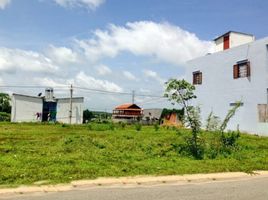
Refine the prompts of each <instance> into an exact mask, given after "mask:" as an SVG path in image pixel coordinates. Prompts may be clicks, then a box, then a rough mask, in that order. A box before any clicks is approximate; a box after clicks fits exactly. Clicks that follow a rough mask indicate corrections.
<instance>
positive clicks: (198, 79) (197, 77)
mask: <svg viewBox="0 0 268 200" xmlns="http://www.w3.org/2000/svg"><path fill="white" fill-rule="evenodd" d="M201 84H202V72H200V71H196V72H193V85H201Z"/></svg>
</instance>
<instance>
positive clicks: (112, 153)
mask: <svg viewBox="0 0 268 200" xmlns="http://www.w3.org/2000/svg"><path fill="white" fill-rule="evenodd" d="M188 134H190V133H189V132H188V131H187V130H179V131H178V130H175V129H174V130H173V129H169V130H167V129H165V128H160V129H159V130H158V131H155V129H154V127H153V126H151V127H150V126H144V127H142V129H141V131H136V129H135V127H134V126H126V127H125V128H123V127H119V126H115V127H114V126H111V125H109V124H105V125H103V124H101V125H98V124H92V125H80V126H63V125H61V124H56V125H55V124H11V123H0V187H6V186H16V185H20V184H33V183H34V182H37V181H46V182H45V183H47V184H48V183H53V184H54V183H63V182H64V183H65V182H70V181H72V180H77V179H94V178H97V177H111V176H113V177H119V176H132V175H171V174H192V173H208V172H227V171H246V172H250V171H252V170H268V138H267V137H258V136H253V135H245V134H242V135H241V137H240V138H239V140H238V142H239V150H238V151H235V152H234V153H232V154H230V155H227V156H226V155H225V156H218V157H216V158H215V159H209V158H208V157H205V158H204V159H203V160H195V159H193V158H191V157H188V156H184V155H181V154H180V153H179V152H178V151H177V150H176V146H177V145H178V144H181V143H182V142H183V137H184V136H186V135H188ZM214 134H215V133H202V137H205V138H207V139H209V140H210V141H213V138H215V135H214Z"/></svg>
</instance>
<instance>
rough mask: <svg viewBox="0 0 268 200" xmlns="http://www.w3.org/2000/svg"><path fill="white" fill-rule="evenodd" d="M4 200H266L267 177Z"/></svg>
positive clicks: (91, 190) (67, 192)
mask: <svg viewBox="0 0 268 200" xmlns="http://www.w3.org/2000/svg"><path fill="white" fill-rule="evenodd" d="M0 199H1V200H2V199H7V200H15V199H16V200H17V199H19V200H37V199H38V200H88V199H92V200H151V199H153V200H164V199H165V200H215V199H216V200H233V199H234V200H253V199H254V200H268V177H267V176H266V177H252V178H247V179H238V180H228V181H213V182H200V183H188V184H184V185H179V184H162V185H154V186H136V187H130V186H122V187H102V186H100V187H97V188H82V189H81V188H80V189H78V188H77V189H75V190H72V191H66V192H57V193H39V194H38V193H36V194H21V195H16V196H6V197H4V196H1V197H0Z"/></svg>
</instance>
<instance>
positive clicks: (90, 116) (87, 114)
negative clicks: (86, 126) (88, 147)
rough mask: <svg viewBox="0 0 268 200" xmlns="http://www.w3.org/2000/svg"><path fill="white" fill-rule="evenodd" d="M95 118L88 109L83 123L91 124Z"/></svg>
mask: <svg viewBox="0 0 268 200" xmlns="http://www.w3.org/2000/svg"><path fill="white" fill-rule="evenodd" d="M93 117H94V114H93V112H91V111H89V110H88V109H86V110H84V111H83V123H86V122H87V121H88V122H89V121H90V120H91V119H92V118H93Z"/></svg>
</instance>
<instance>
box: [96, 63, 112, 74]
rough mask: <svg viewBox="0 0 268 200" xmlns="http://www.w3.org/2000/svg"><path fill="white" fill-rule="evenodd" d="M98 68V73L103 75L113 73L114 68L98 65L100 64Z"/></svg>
mask: <svg viewBox="0 0 268 200" xmlns="http://www.w3.org/2000/svg"><path fill="white" fill-rule="evenodd" d="M96 68H97V72H98V74H99V75H102V76H104V75H108V74H111V73H112V70H111V69H110V68H109V67H107V66H105V65H98V66H96Z"/></svg>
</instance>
